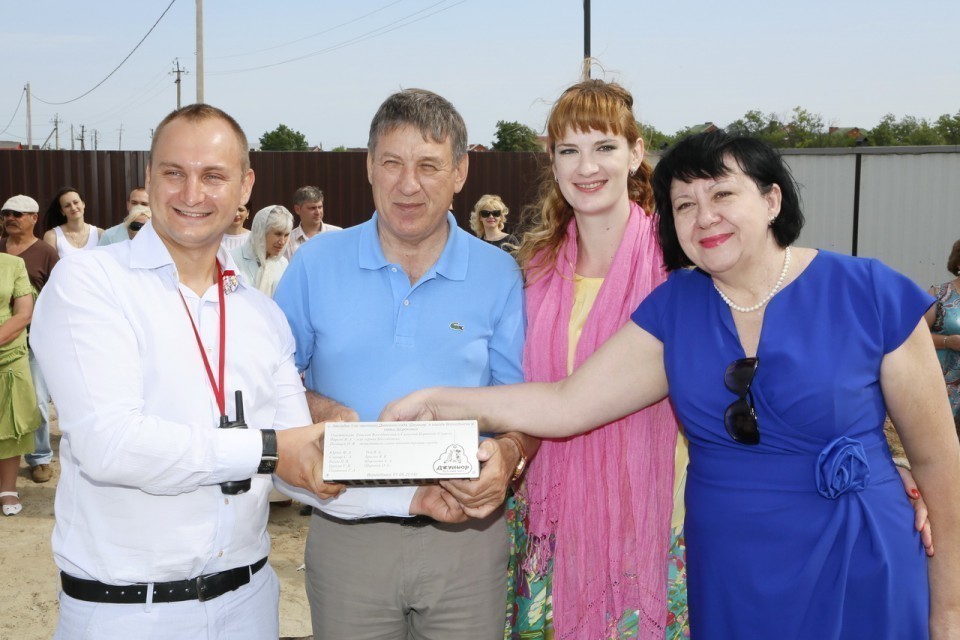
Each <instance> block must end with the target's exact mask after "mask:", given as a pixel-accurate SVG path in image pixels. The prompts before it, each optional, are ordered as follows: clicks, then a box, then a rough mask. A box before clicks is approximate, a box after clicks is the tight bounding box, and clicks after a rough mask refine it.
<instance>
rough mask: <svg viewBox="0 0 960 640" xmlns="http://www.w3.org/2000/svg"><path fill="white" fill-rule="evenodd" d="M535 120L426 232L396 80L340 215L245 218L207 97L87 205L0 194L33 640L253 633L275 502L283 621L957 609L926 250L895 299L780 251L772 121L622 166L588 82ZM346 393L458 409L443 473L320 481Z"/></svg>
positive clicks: (608, 102)
mask: <svg viewBox="0 0 960 640" xmlns="http://www.w3.org/2000/svg"><path fill="white" fill-rule="evenodd" d="M545 131H546V148H547V156H548V162H546V163H545V166H544V170H543V174H542V176H541V179H540V182H539V188H538V191H537V198H536V201H535V202H534V203H532V204H530V205H529V206H527V207H525V208H524V210H523V211H524V212H523V215H522V216H520V217H521V220H520V222H519V223H515V224H508V215H509V214H510V209H509V208H508V206H507V204H506V203H505V202H504V201H503V200H502V199H501V198H500V197H499V196H497V195H495V194H485V195H483V196H482V197H480V199H479V200H478V201H477V202H476V203H475V205H474V206H473V208H472V210H471V211H470V214H469V221H468V223H467V226H468V229H467V230H464V229H461V228H460V227H459V226H458V222H457V219H456V217H455V216H454V215H453V213H452V212H451V210H450V209H451V207H452V205H451V202H452V201H453V198H454V196H455V195H456V194H457V193H460V191H461V189H462V188H463V186H464V184H465V182H466V180H467V174H468V163H467V157H466V150H467V134H466V124H465V123H464V121H463V118H462V117H461V116H460V114H459V112H458V111H457V110H456V108H455V107H454V106H453V105H452V104H451V103H450V102H448V101H447V100H446V99H444V98H443V97H441V96H438V95H436V94H434V93H432V92H429V91H424V90H419V89H407V90H403V91H399V92H397V93H395V94H393V95H391V96H390V97H388V98H387V100H386V101H385V102H384V103H383V104H382V105H381V106H380V108H379V109H378V110H377V112H376V114H375V115H374V118H373V120H372V122H371V127H370V138H369V141H368V160H367V166H368V174H369V177H370V184H371V189H372V194H373V200H374V203H375V207H376V208H375V211H374V212H373V213H372V216H371V217H370V219H369V220H367V221H366V222H363V223H361V224H358V225H355V226H352V227H349V228H347V229H342V228H341V227H339V226H335V225H332V224H330V223H329V222H326V221H325V220H324V214H325V211H324V192H323V191H322V190H320V189H319V188H317V187H315V186H309V185H308V186H303V187H301V188H299V189H297V190H296V192H295V193H294V194H292V198H291V203H292V209H293V211H292V212H291V211H290V210H289V209H287V207H285V206H284V205H282V204H271V205H268V206H265V207H263V208H261V209H259V210H258V211H257V212H256V214H255V215H254V216H253V217H252V220H250V204H249V203H250V198H251V194H252V193H253V192H254V190H255V174H254V172H253V170H252V169H251V168H250V163H249V152H248V146H247V141H246V137H245V136H244V134H243V131H242V129H241V128H240V126H239V125H238V124H237V123H236V121H235V120H233V118H232V117H230V116H229V115H228V114H226V113H225V112H223V111H221V110H219V109H216V108H214V107H210V106H207V105H191V106H189V107H185V108H184V109H181V110H178V111H175V112H173V113H171V114H170V115H169V116H167V118H165V119H164V121H163V122H162V123H161V124H160V126H158V127H157V129H156V133H155V136H154V139H153V143H152V148H151V155H150V163H149V164H148V168H147V174H146V181H145V183H144V185H139V186H136V185H135V186H134V187H133V188H132V189H131V190H130V192H129V194H128V195H127V199H126V211H127V214H126V216H125V217H124V219H123V220H122V221H120V222H119V223H117V224H116V225H114V226H112V227H110V228H108V229H106V231H104V230H102V229H99V228H98V227H96V226H94V225H92V224H90V223H88V222H87V221H86V220H85V207H86V203H85V201H84V199H83V197H82V196H81V194H80V192H79V191H78V190H77V189H76V188H74V187H63V188H61V189H59V190H58V191H57V192H56V193H55V194H53V197H52V198H51V200H50V201H49V204H48V206H47V208H46V211H45V218H44V228H43V235H42V240H41V239H39V238H38V236H37V230H36V224H37V222H38V217H39V215H40V209H39V205H38V203H37V201H36V200H34V199H33V198H32V197H29V196H26V195H14V196H12V197H9V198H8V199H7V200H6V202H5V203H4V205H3V209H2V222H3V237H2V238H0V369H2V371H0V503H2V511H3V514H4V515H5V516H15V515H17V514H18V513H20V512H21V511H22V509H23V506H22V504H21V502H20V497H19V494H18V491H17V476H18V473H19V469H20V466H21V463H20V460H21V456H24V457H25V459H26V462H27V466H28V468H29V474H30V477H31V479H32V480H33V481H34V482H37V483H43V482H49V481H50V479H51V477H52V475H53V473H52V470H51V463H52V456H53V452H52V447H51V443H50V430H49V421H50V415H51V413H50V408H51V399H52V401H53V403H54V405H55V406H56V407H57V409H58V413H59V415H60V427H61V431H62V433H63V440H62V441H61V465H62V469H63V471H64V475H63V476H62V477H61V484H60V486H59V487H58V493H57V503H56V504H57V526H56V530H55V533H54V539H53V551H54V556H55V559H56V561H57V566H58V568H59V569H60V570H61V585H62V593H61V594H60V622H59V625H58V630H57V636H56V637H58V638H72V637H98V638H114V637H116V638H120V637H134V636H136V637H139V636H140V635H143V634H145V633H147V632H148V631H149V630H156V629H158V628H162V629H164V630H165V631H164V632H165V633H166V634H167V635H168V636H169V637H174V636H177V637H211V638H214V637H218V638H219V637H224V638H267V637H270V638H275V637H276V635H277V624H278V623H277V615H278V614H277V578H276V576H275V574H274V573H273V571H272V569H271V568H270V566H269V562H268V560H267V557H266V556H267V551H268V548H269V541H268V539H267V536H266V514H267V503H268V501H276V500H277V499H278V498H279V499H289V498H288V497H290V498H295V499H297V500H299V501H300V502H302V503H303V504H304V505H306V507H305V509H306V510H305V511H304V513H305V514H309V515H310V534H309V537H308V539H307V541H306V545H305V560H306V563H305V565H306V578H305V583H306V589H307V594H308V597H309V601H310V609H311V622H312V625H313V629H314V634H315V636H316V637H318V638H334V637H335V638H344V639H349V638H353V637H357V638H360V637H364V638H368V637H369V638H373V637H376V638H387V637H398V638H399V637H408V636H409V637H412V636H416V637H422V638H426V639H441V638H442V639H444V640H448V639H453V640H456V639H458V638H462V639H463V640H473V639H475V638H490V639H493V638H505V639H506V640H548V639H552V638H557V639H561V638H565V639H585V640H607V639H609V638H643V639H654V638H656V639H657V640H660V639H662V638H665V639H667V640H677V639H683V638H690V637H693V638H697V637H709V638H722V639H731V640H732V639H734V638H754V637H756V638H770V637H781V636H782V637H784V638H790V637H797V638H813V637H816V638H840V637H854V638H859V637H863V638H866V637H869V638H905V637H910V638H926V637H957V636H958V635H960V418H958V410H960V293H958V292H960V241H957V243H955V244H954V246H953V249H952V251H951V253H950V255H949V258H948V262H947V270H948V271H949V272H950V274H951V275H953V276H955V278H954V279H953V280H950V281H948V282H945V283H943V284H942V285H935V286H932V287H930V289H929V291H928V292H924V291H922V290H921V289H919V288H918V287H917V286H916V285H914V284H913V283H911V282H909V281H908V280H907V279H906V278H905V277H903V276H901V275H899V274H897V273H895V272H893V271H892V270H890V269H889V268H887V267H885V266H884V265H882V264H881V263H879V262H878V261H875V260H862V259H855V258H848V257H844V256H839V255H836V254H832V253H830V252H826V251H822V250H821V251H818V250H815V249H807V248H802V247H797V246H795V245H794V243H795V241H796V239H797V238H798V236H799V234H800V230H801V228H802V226H803V221H804V217H803V213H802V212H801V208H800V199H799V194H798V191H797V187H796V185H795V183H794V181H793V178H792V176H791V175H790V172H789V169H788V168H787V167H786V165H785V163H784V162H783V160H782V159H781V158H780V156H779V154H778V153H777V152H776V151H775V150H774V149H772V148H771V147H769V146H768V145H766V144H765V143H762V142H759V141H757V140H752V139H749V138H742V137H736V136H730V135H727V134H725V133H724V132H722V131H720V132H710V133H704V134H698V135H694V136H691V137H688V138H686V139H684V140H682V141H680V142H678V143H677V144H676V145H675V146H674V147H673V148H671V149H670V150H668V151H667V152H666V153H665V154H664V155H663V157H662V158H661V160H660V162H659V164H658V165H657V167H656V169H653V168H652V167H651V165H650V163H649V162H648V161H647V159H646V157H645V148H644V140H643V137H642V134H641V131H640V128H639V125H638V122H637V120H636V116H635V113H634V108H633V97H632V96H631V95H630V93H629V92H627V91H626V90H625V89H624V88H623V87H621V86H620V85H618V84H616V83H610V82H605V81H601V80H586V81H583V82H579V83H577V84H575V85H573V86H571V87H569V88H568V89H567V90H565V91H564V92H563V93H562V94H561V96H560V97H559V98H558V100H557V101H556V103H555V104H554V105H553V107H552V109H551V111H550V114H549V116H548V119H547V123H546V126H545ZM161 162H162V163H167V164H173V165H176V166H181V167H185V169H184V170H183V171H182V172H178V173H176V174H175V175H174V174H171V173H169V172H163V171H159V170H158V165H159V164H160V163H161ZM211 167H212V168H211ZM214 170H215V171H217V172H218V176H219V179H218V180H216V181H205V180H204V175H205V173H204V172H207V171H214ZM197 184H202V185H203V186H202V187H200V188H198V189H197V190H196V193H197V194H198V196H197V197H196V198H194V199H193V200H194V201H191V202H187V201H186V200H185V199H184V198H183V197H182V194H183V192H184V190H185V189H186V187H185V185H197ZM190 188H192V186H191V187H190ZM248 227H249V230H248ZM334 232H336V233H334ZM471 232H472V233H471ZM98 247H101V248H99V249H97V251H91V250H93V249H95V248H98ZM61 263H62V264H61ZM42 291H43V292H44V293H43V295H40V297H39V302H38V304H37V306H36V313H35V307H34V303H35V301H37V297H38V295H39V294H40V293H41V292H42ZM826 292H829V295H828V294H827V293H826ZM228 311H229V313H228ZM188 320H189V322H188ZM31 323H32V325H31ZM191 325H192V329H191ZM76 327H83V328H84V334H83V335H82V336H80V335H78V334H76V333H75V332H74V329H75V328H76ZM161 327H162V329H161ZM144 336H150V340H144ZM931 340H932V343H933V347H934V348H935V349H930V342H931ZM35 351H36V352H37V355H35V354H34V352H35ZM198 353H199V356H198V355H197V354H198ZM837 354H841V355H839V356H838V355H837ZM934 355H936V358H938V359H939V365H940V366H939V368H938V367H937V360H936V359H935V357H934ZM940 374H942V376H943V380H942V381H941V379H940V377H939V376H940ZM80 379H82V380H83V382H84V384H83V385H78V384H75V382H76V381H77V380H80ZM48 383H49V384H48ZM524 383H526V384H524ZM944 383H945V384H944ZM48 388H49V389H50V391H48ZM51 392H52V398H51ZM234 392H236V394H235V393H234ZM240 392H242V394H241V393H240ZM174 396H175V397H176V398H177V402H173V401H172V399H173V397H174ZM401 398H402V399H401ZM951 410H952V419H953V425H954V428H955V430H956V436H957V437H954V435H953V430H951V429H950V428H949V427H950V423H949V415H950V411H951ZM243 411H245V412H246V415H247V422H248V423H249V424H250V426H251V427H252V428H251V429H217V428H216V427H217V426H218V425H222V426H231V425H232V424H233V423H231V421H230V417H231V416H236V415H238V412H241V413H242V412H243ZM887 413H889V414H890V416H891V417H892V418H893V421H894V424H895V425H896V427H897V430H898V431H899V432H900V435H901V436H902V438H903V445H904V448H905V450H906V454H907V458H908V459H909V460H910V462H911V463H912V469H911V471H912V475H911V473H909V472H903V471H901V472H900V473H898V469H897V467H896V466H895V465H894V462H893V461H892V459H891V456H890V451H889V448H888V447H887V444H886V441H885V440H884V438H883V433H882V426H883V421H884V418H885V416H886V414H887ZM378 419H381V420H397V419H400V420H413V419H418V420H419V419H430V420H447V419H479V421H480V426H481V430H482V431H483V432H484V434H485V436H488V437H486V438H485V439H484V440H483V441H482V442H481V443H480V446H479V451H478V459H480V460H481V461H482V463H483V464H482V469H481V474H480V477H479V478H477V479H475V480H445V481H442V482H441V483H439V484H427V485H419V486H411V487H390V488H383V487H377V488H372V487H353V486H352V487H349V488H347V487H343V486H340V485H336V484H328V483H325V482H323V481H322V478H321V477H320V475H319V471H320V468H321V464H320V459H321V458H320V456H321V455H322V447H321V444H320V443H321V435H322V427H321V426H320V425H321V424H322V423H325V422H332V421H347V422H350V421H374V420H378ZM914 476H915V482H916V484H914ZM271 477H272V482H271ZM244 483H246V484H245V485H244ZM244 486H245V487H246V488H243V487H244ZM238 487H239V488H238ZM274 487H275V489H274ZM918 488H919V489H918ZM271 489H273V490H274V493H273V494H272V495H271ZM276 489H279V490H280V491H282V495H280V494H278V493H276ZM931 524H932V528H933V531H934V534H935V536H936V541H937V553H936V554H933V553H932V549H933V546H932V542H931V539H930V529H931V526H930V525H931ZM124 528H128V529H129V530H130V531H133V532H134V534H135V535H132V536H131V535H129V532H124V531H121V530H122V529H124ZM925 552H926V555H932V556H933V557H932V558H930V559H929V560H928V559H927V557H926V555H925ZM167 589H169V593H167V591H166V590H167ZM181 591H182V593H181ZM688 594H689V598H688ZM198 602H199V604H200V605H201V606H200V608H199V609H197V608H196V605H197V603H198ZM210 603H218V604H216V606H214V605H213V604H210ZM120 620H123V624H122V625H119V624H118V621H120ZM211 620H213V621H214V622H211ZM211 625H212V626H211ZM214 626H215V627H216V628H217V630H216V631H211V629H212V628H213V627H214ZM90 634H93V635H92V636H91V635H90ZM143 637H146V635H144V636H143Z"/></svg>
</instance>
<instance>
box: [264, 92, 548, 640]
mask: <svg viewBox="0 0 960 640" xmlns="http://www.w3.org/2000/svg"><path fill="white" fill-rule="evenodd" d="M466 147H467V133H466V126H465V125H464V123H463V119H462V118H461V117H460V114H459V113H457V111H456V109H455V108H454V107H453V105H452V104H450V103H449V102H448V101H447V100H445V99H444V98H442V97H440V96H438V95H436V94H434V93H431V92H428V91H423V90H417V89H409V90H404V91H401V92H399V93H396V94H394V95H392V96H390V97H389V98H388V99H387V100H386V101H385V102H384V103H383V105H381V107H380V109H379V111H378V112H377V114H376V116H374V119H373V122H372V124H371V127H370V140H369V143H368V155H367V173H368V177H369V179H370V184H371V185H372V187H373V198H374V203H375V204H376V208H377V210H376V212H375V213H374V215H373V218H372V219H371V220H369V221H368V222H365V223H363V224H361V225H357V226H355V227H352V228H350V229H347V230H345V231H342V232H339V233H335V234H328V235H324V236H318V237H317V238H315V239H314V240H313V241H312V242H310V243H308V244H305V245H304V246H303V247H302V248H301V249H300V250H299V251H297V253H296V254H295V255H294V258H293V261H292V263H291V264H290V267H289V268H288V269H287V272H286V274H285V275H284V278H283V280H282V281H281V282H280V286H279V287H278V288H277V292H276V296H275V299H276V301H277V303H278V304H279V305H280V307H281V309H283V311H284V313H285V314H286V315H287V318H288V320H289V321H290V325H291V328H292V329H293V334H294V337H295V339H296V344H297V353H296V362H297V367H298V368H299V369H300V370H301V371H303V372H304V373H305V378H306V386H307V388H308V389H311V390H313V391H315V392H318V393H320V394H323V396H325V397H320V396H317V395H313V397H312V398H311V403H312V404H311V409H312V410H315V414H314V415H316V416H317V417H318V419H321V420H322V419H330V417H341V418H350V417H352V416H353V415H356V416H359V419H361V420H376V419H377V417H378V415H379V413H380V411H381V410H382V409H383V407H384V406H385V405H386V404H387V403H388V402H390V401H391V400H394V399H396V398H398V397H401V396H403V395H404V394H406V393H409V392H411V391H414V390H416V389H421V388H424V387H429V386H433V385H452V386H485V385H491V384H509V383H514V382H519V381H521V380H522V377H523V376H522V372H521V366H520V360H521V351H522V346H523V338H524V318H523V283H522V280H521V276H520V272H519V270H518V268H517V265H516V263H515V262H514V261H513V259H512V258H511V257H510V256H509V255H507V254H506V253H504V252H503V251H500V250H498V249H497V248H496V247H493V246H491V245H488V244H486V243H484V242H483V241H481V240H479V239H477V238H475V237H473V236H472V235H471V234H468V233H466V232H464V231H463V230H461V229H459V228H458V227H457V223H456V221H455V219H454V217H453V215H452V214H451V213H450V212H449V211H448V210H447V207H448V205H449V204H450V202H451V201H452V199H453V195H454V194H455V193H457V192H459V191H460V189H461V188H462V186H463V184H464V182H465V180H466V177H467V154H466ZM354 411H355V412H356V413H355V414H354V413H353V412H354ZM507 435H508V437H506V438H498V439H490V440H487V441H485V442H484V443H482V444H481V450H480V453H479V454H478V457H480V458H481V460H485V462H484V465H483V470H482V472H481V477H480V478H479V479H478V480H474V481H453V482H448V483H445V485H444V487H445V488H441V487H439V486H431V487H420V488H416V487H411V488H406V487H390V488H350V489H347V490H346V491H345V492H344V493H343V494H342V495H340V496H339V497H337V498H333V499H331V500H327V501H324V502H320V503H317V502H314V504H316V505H317V506H318V507H319V509H317V510H315V511H314V515H313V517H312V519H311V523H310V535H309V537H308V540H307V546H306V564H307V594H308V596H309V599H310V608H311V616H312V619H313V633H314V636H315V637H318V638H406V637H418V638H428V639H431V638H432V639H441V638H442V639H444V640H456V639H458V638H463V639H464V640H467V639H469V640H476V639H478V638H491V639H493V638H502V636H503V625H504V613H505V607H506V570H507V559H508V554H509V545H508V539H507V531H506V526H505V523H504V520H503V517H502V508H501V507H500V503H502V501H503V497H504V493H505V491H506V487H507V485H508V484H509V482H510V481H511V479H515V478H516V477H517V476H518V475H519V471H521V470H522V469H523V466H524V465H525V462H526V457H527V456H528V455H530V454H531V453H532V449H534V448H535V447H536V441H535V440H532V439H528V438H527V437H526V436H520V435H518V434H507ZM454 498H457V499H458V500H459V502H457V501H455V500H454ZM412 513H429V514H431V515H432V516H433V517H434V518H437V519H440V520H444V521H446V522H444V523H440V522H437V520H431V519H429V518H424V517H422V516H421V517H416V518H411V517H410V514H412ZM466 516H471V517H472V518H474V519H471V520H467V521H465V522H458V521H461V520H464V519H465V517H466ZM408 633H411V634H412V636H408Z"/></svg>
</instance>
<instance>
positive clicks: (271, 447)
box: [257, 429, 280, 473]
mask: <svg viewBox="0 0 960 640" xmlns="http://www.w3.org/2000/svg"><path fill="white" fill-rule="evenodd" d="M260 437H262V438H263V452H262V453H261V454H260V466H259V467H257V473H273V472H274V471H276V470H277V461H278V460H280V456H279V455H278V454H277V432H276V431H274V430H273V429H261V430H260Z"/></svg>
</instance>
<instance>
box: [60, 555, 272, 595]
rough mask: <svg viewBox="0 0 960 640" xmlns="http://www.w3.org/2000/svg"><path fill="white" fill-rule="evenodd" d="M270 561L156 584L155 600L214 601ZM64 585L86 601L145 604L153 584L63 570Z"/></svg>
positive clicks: (264, 560)
mask: <svg viewBox="0 0 960 640" xmlns="http://www.w3.org/2000/svg"><path fill="white" fill-rule="evenodd" d="M266 564H267V559H266V558H263V559H261V560H258V561H257V562H255V563H253V564H251V565H249V566H246V567H237V568H236V569H227V570H226V571H220V572H217V573H208V574H207V575H205V576H200V577H197V578H191V579H190V580H174V581H172V582H154V583H153V602H183V601H185V600H199V601H200V602H204V601H206V600H213V599H214V598H218V597H220V596H222V595H223V594H225V593H226V592H228V591H233V590H234V589H239V588H240V587H242V586H243V585H245V584H247V583H249V582H250V577H251V576H252V575H253V574H255V573H256V572H257V571H260V569H263V567H264V566H266ZM60 584H61V585H63V592H64V593H65V594H67V595H68V596H70V597H71V598H76V599H77V600H85V601H86V602H107V603H113V604H143V603H145V602H146V601H147V588H148V587H149V586H150V585H149V584H143V583H140V584H128V585H115V584H104V583H102V582H98V581H96V580H84V579H82V578H74V577H73V576H71V575H69V574H67V573H64V572H63V571H61V572H60Z"/></svg>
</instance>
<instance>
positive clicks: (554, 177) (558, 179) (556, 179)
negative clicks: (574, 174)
mask: <svg viewBox="0 0 960 640" xmlns="http://www.w3.org/2000/svg"><path fill="white" fill-rule="evenodd" d="M553 181H554V182H556V183H557V184H560V178H558V177H557V174H553Z"/></svg>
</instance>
